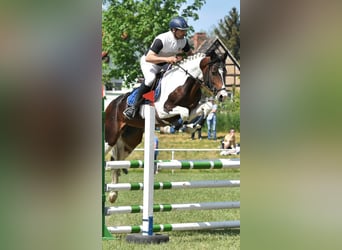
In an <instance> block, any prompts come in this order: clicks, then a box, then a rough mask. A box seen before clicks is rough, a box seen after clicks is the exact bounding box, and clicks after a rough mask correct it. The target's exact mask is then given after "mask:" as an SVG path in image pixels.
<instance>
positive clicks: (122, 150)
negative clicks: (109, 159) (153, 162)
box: [108, 126, 144, 203]
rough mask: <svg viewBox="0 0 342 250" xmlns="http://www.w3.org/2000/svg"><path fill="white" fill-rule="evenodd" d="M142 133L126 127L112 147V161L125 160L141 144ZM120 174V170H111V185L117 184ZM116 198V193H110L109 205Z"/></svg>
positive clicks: (141, 130)
mask: <svg viewBox="0 0 342 250" xmlns="http://www.w3.org/2000/svg"><path fill="white" fill-rule="evenodd" d="M143 133H144V130H143V129H140V128H133V127H129V126H126V127H125V128H124V130H123V133H122V134H121V135H120V137H119V139H118V140H117V142H116V144H115V146H114V147H113V150H112V153H113V157H114V158H113V159H114V160H124V159H126V158H127V157H128V156H129V155H130V153H131V152H132V151H133V150H134V148H135V147H136V146H137V145H138V144H139V143H140V142H141V140H142V135H143ZM120 172H121V170H120V169H115V170H112V183H119V176H120ZM117 198H118V191H112V192H110V193H109V195H108V199H109V201H110V202H111V203H114V202H115V200H116V199H117Z"/></svg>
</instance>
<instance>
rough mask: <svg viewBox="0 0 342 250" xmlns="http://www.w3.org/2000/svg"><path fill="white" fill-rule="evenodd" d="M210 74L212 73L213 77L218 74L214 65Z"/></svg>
mask: <svg viewBox="0 0 342 250" xmlns="http://www.w3.org/2000/svg"><path fill="white" fill-rule="evenodd" d="M211 73H212V74H213V75H217V73H218V67H217V66H215V65H214V66H213V67H212V68H211Z"/></svg>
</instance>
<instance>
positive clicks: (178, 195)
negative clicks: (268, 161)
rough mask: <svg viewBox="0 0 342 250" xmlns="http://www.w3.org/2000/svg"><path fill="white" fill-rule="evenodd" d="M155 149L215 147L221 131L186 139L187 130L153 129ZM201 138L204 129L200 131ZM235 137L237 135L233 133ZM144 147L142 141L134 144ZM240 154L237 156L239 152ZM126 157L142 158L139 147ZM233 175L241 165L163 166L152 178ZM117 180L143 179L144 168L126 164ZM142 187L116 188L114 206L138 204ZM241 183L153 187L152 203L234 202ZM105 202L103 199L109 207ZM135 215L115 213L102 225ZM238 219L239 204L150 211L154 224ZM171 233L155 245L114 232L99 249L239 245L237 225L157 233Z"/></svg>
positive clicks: (203, 155)
mask: <svg viewBox="0 0 342 250" xmlns="http://www.w3.org/2000/svg"><path fill="white" fill-rule="evenodd" d="M157 136H158V138H159V147H160V148H208V149H210V148H217V147H219V145H220V139H221V138H223V136H224V134H222V135H221V134H218V139H217V141H212V140H207V139H203V140H190V135H188V134H182V133H180V134H175V135H163V134H157ZM202 136H204V138H206V137H205V136H206V135H205V134H202ZM237 137H238V138H237V141H239V135H237ZM138 147H139V148H143V144H141V145H139V146H138ZM223 157H224V158H228V157H230V158H237V157H236V156H234V157H233V156H220V155H219V151H212V152H210V151H208V152H175V159H215V158H223ZM238 157H239V156H238ZM158 158H159V159H163V160H167V159H171V154H170V153H169V152H163V151H162V152H160V153H159V157H158ZM128 159H143V152H142V151H136V152H133V153H132V155H131V156H130V157H129V158H128ZM225 179H230V180H238V179H240V169H218V170H175V171H174V172H172V171H171V170H166V169H163V170H161V171H160V172H159V173H158V174H157V175H155V181H193V180H225ZM106 182H110V174H109V173H106ZM120 182H121V183H126V182H143V170H142V169H131V170H129V174H128V175H122V176H121V177H120ZM142 195H143V192H142V191H121V192H120V193H119V197H118V200H117V201H116V203H115V206H125V205H138V204H140V205H142V200H143V199H142ZM239 200H240V188H200V189H178V190H172V189H171V190H156V191H155V192H154V203H156V204H158V203H173V204H176V203H191V202H194V203H199V202H215V201H239ZM109 205H110V204H107V206H109ZM141 220H142V213H140V214H118V215H116V216H115V215H111V216H108V217H106V225H116V226H123V225H140V224H141ZM222 220H240V209H228V210H227V209H217V210H198V211H172V212H162V213H154V223H155V224H165V223H186V222H200V221H222ZM161 234H167V235H169V237H170V241H169V242H168V243H165V244H160V245H144V244H142V245H141V244H132V243H127V242H126V234H118V235H115V237H116V239H115V240H111V241H103V249H104V250H109V249H120V250H124V249H139V250H140V249H152V250H153V249H163V250H167V249H232V250H233V249H240V230H239V229H225V230H199V231H178V232H176V231H175V232H162V233H161Z"/></svg>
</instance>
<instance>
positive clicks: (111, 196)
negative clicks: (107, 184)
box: [108, 191, 118, 203]
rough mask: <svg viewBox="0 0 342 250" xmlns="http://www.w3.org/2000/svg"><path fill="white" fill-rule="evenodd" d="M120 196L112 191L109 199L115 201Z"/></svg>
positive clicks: (111, 201)
mask: <svg viewBox="0 0 342 250" xmlns="http://www.w3.org/2000/svg"><path fill="white" fill-rule="evenodd" d="M117 198H118V194H117V193H116V192H113V191H112V192H110V193H109V195H108V200H109V202H110V203H114V202H115V201H116V199H117Z"/></svg>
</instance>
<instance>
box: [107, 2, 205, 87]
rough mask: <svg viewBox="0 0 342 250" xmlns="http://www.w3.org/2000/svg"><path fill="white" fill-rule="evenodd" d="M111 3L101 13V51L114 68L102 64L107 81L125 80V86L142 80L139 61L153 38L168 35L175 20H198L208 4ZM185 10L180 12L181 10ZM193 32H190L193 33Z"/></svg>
mask: <svg viewBox="0 0 342 250" xmlns="http://www.w3.org/2000/svg"><path fill="white" fill-rule="evenodd" d="M186 2H187V0H145V1H140V0H108V1H103V3H104V4H106V6H107V9H106V10H103V11H102V32H103V37H102V47H103V50H104V51H107V52H109V55H110V60H111V62H112V64H113V65H115V66H114V68H111V69H108V64H103V67H104V72H107V73H106V74H105V75H104V81H105V82H106V81H108V79H110V78H112V77H114V78H117V79H118V78H124V81H125V84H129V83H131V82H133V81H134V80H135V79H136V78H137V77H139V76H141V70H140V64H139V60H140V57H141V56H142V55H143V53H145V52H146V50H147V49H148V47H149V46H150V45H151V43H152V41H153V39H154V37H155V36H156V35H158V34H160V33H163V32H166V31H167V30H168V28H169V22H170V20H171V18H172V17H175V16H178V15H179V14H180V15H181V16H183V17H184V18H193V19H194V20H197V19H198V14H197V13H196V12H197V11H198V10H199V9H200V8H201V7H202V6H203V4H204V3H205V0H194V3H193V4H192V5H188V6H185V7H182V6H184V4H185V3H186ZM181 8H182V10H181V11H180V9H181ZM191 31H193V29H190V32H191Z"/></svg>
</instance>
